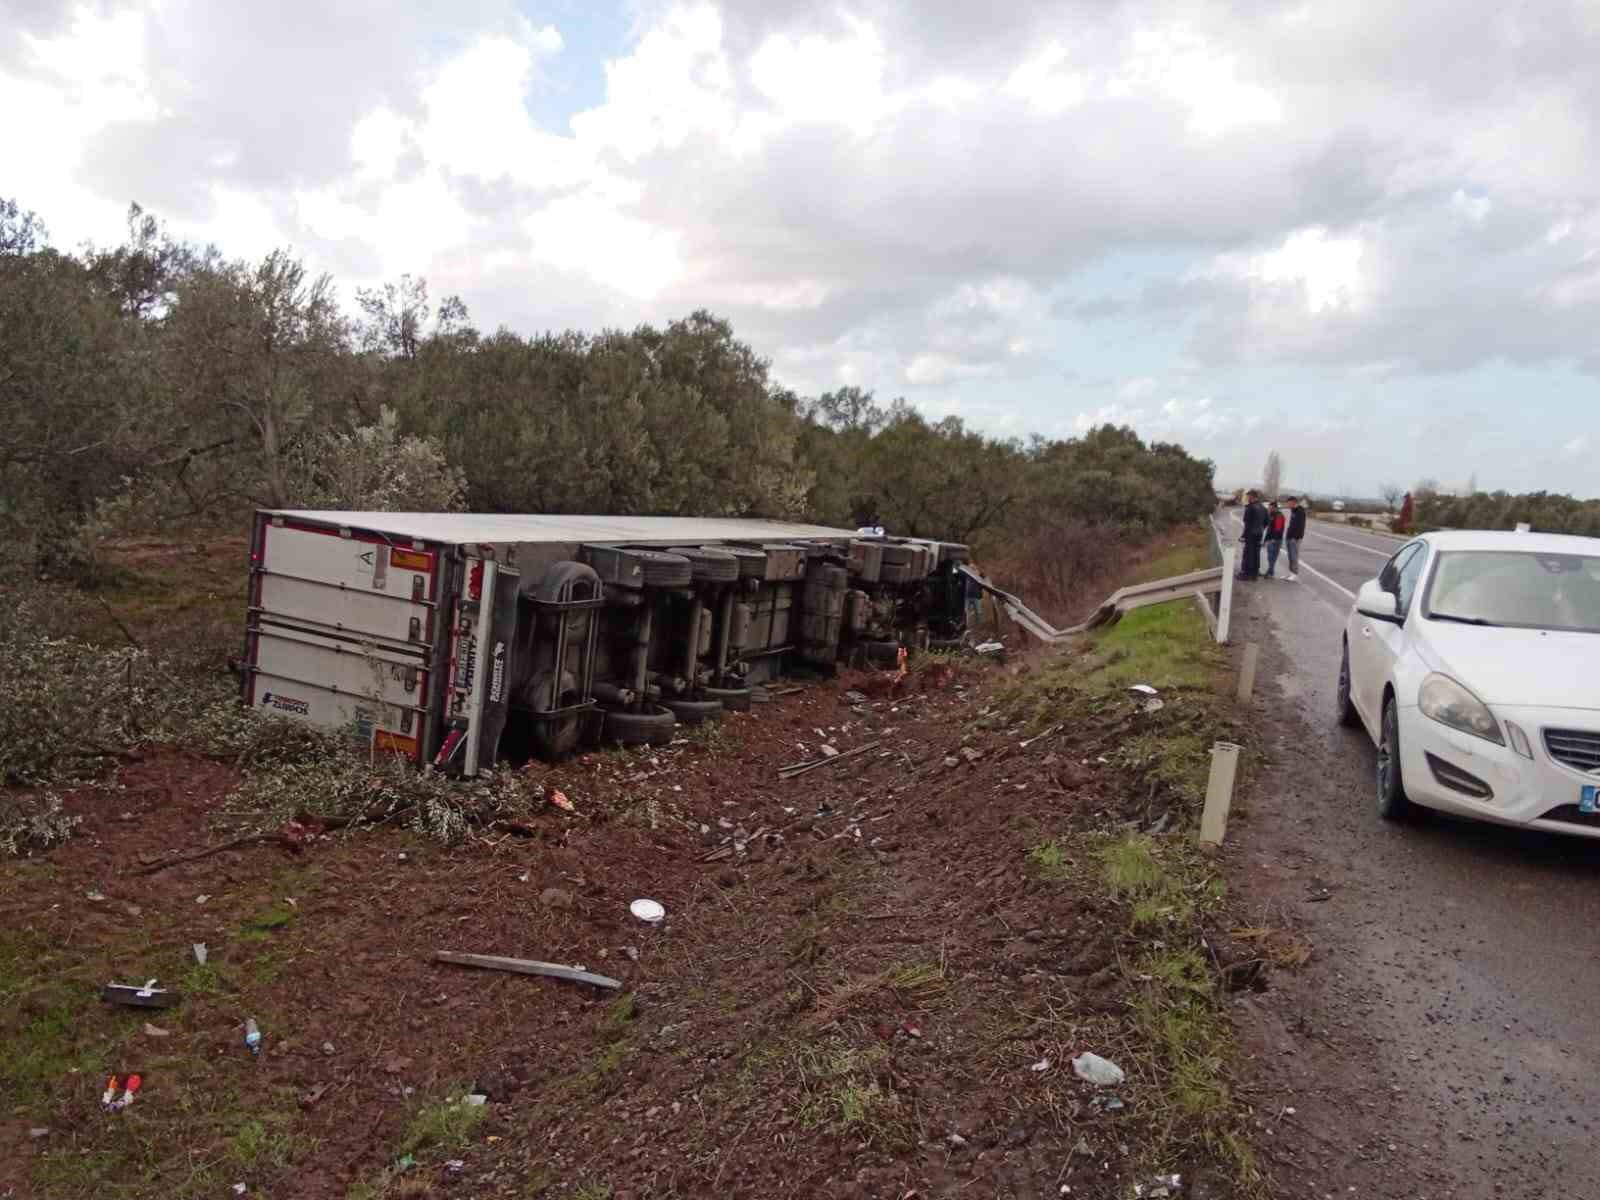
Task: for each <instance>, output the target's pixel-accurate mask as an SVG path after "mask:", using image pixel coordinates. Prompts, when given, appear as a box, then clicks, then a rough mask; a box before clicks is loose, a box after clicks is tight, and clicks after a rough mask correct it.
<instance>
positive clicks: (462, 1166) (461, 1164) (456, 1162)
mask: <svg viewBox="0 0 1600 1200" xmlns="http://www.w3.org/2000/svg"><path fill="white" fill-rule="evenodd" d="M444 1169H445V1170H446V1171H449V1172H450V1174H452V1175H459V1174H461V1172H463V1171H465V1170H466V1169H467V1160H466V1159H464V1158H452V1159H447V1160H446V1161H445V1164H444Z"/></svg>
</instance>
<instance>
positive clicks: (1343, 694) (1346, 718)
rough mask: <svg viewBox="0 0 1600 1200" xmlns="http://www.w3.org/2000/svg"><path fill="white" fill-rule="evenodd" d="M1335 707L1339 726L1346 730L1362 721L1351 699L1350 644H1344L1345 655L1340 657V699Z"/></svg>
mask: <svg viewBox="0 0 1600 1200" xmlns="http://www.w3.org/2000/svg"><path fill="white" fill-rule="evenodd" d="M1335 707H1336V708H1337V710H1338V713H1339V724H1341V725H1343V726H1344V727H1345V728H1346V729H1350V728H1353V727H1354V726H1356V725H1358V724H1359V723H1360V721H1361V718H1360V716H1359V715H1358V714H1357V713H1356V706H1355V702H1354V701H1353V700H1351V699H1350V643H1349V642H1346V643H1345V644H1344V653H1343V654H1341V655H1340V656H1339V698H1338V700H1337V702H1336V705H1335Z"/></svg>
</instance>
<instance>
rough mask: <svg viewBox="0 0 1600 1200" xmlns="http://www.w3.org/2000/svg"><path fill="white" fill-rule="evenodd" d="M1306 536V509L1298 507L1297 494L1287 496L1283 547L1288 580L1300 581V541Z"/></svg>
mask: <svg viewBox="0 0 1600 1200" xmlns="http://www.w3.org/2000/svg"><path fill="white" fill-rule="evenodd" d="M1305 536H1306V510H1305V509H1304V508H1302V507H1300V498H1299V497H1298V496H1290V497H1289V528H1288V531H1287V532H1286V533H1285V535H1284V539H1283V548H1284V549H1285V550H1287V551H1288V552H1289V582H1290V583H1299V582H1300V542H1301V541H1302V540H1303V539H1304V538H1305Z"/></svg>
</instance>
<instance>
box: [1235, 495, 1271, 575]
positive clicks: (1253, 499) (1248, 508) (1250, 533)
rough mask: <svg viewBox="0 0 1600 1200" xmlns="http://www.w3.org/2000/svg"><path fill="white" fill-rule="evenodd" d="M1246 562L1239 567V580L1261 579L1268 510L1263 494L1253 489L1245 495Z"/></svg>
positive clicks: (1242, 540)
mask: <svg viewBox="0 0 1600 1200" xmlns="http://www.w3.org/2000/svg"><path fill="white" fill-rule="evenodd" d="M1244 499H1245V505H1244V536H1243V537H1242V538H1240V539H1239V540H1240V541H1241V542H1243V543H1244V561H1243V562H1242V563H1241V564H1240V566H1239V578H1240V579H1243V580H1246V581H1250V580H1256V579H1259V578H1261V538H1262V535H1263V534H1265V533H1266V531H1267V509H1266V506H1265V505H1264V504H1262V503H1261V493H1260V492H1258V491H1256V490H1255V488H1251V489H1250V490H1249V491H1248V492H1246V493H1245V494H1244Z"/></svg>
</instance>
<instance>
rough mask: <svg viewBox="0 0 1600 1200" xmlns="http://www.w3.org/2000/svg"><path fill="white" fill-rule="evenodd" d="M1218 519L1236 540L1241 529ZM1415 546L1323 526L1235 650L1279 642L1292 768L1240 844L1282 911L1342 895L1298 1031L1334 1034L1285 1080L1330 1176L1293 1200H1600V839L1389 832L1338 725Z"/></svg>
mask: <svg viewBox="0 0 1600 1200" xmlns="http://www.w3.org/2000/svg"><path fill="white" fill-rule="evenodd" d="M1218 520H1219V526H1220V527H1221V528H1222V529H1223V530H1224V532H1225V533H1227V534H1228V536H1231V538H1232V539H1235V540H1236V539H1237V537H1238V533H1239V525H1238V521H1237V518H1236V516H1234V514H1230V513H1224V514H1220V515H1219V518H1218ZM1230 522H1231V523H1230ZM1230 530H1231V533H1230V532H1229V531H1230ZM1402 544H1403V543H1402V542H1401V541H1400V540H1398V539H1395V538H1388V537H1383V536H1381V535H1371V534H1363V533H1361V532H1359V531H1357V530H1349V529H1346V528H1344V527H1343V526H1337V525H1324V524H1321V523H1318V522H1313V523H1312V524H1311V526H1310V529H1309V530H1308V536H1307V538H1306V540H1305V542H1304V545H1303V553H1302V563H1303V569H1302V572H1301V576H1300V579H1301V582H1299V583H1288V582H1282V581H1262V582H1259V583H1254V584H1250V585H1240V586H1239V588H1238V589H1237V590H1236V591H1235V609H1234V612H1235V617H1234V627H1233V628H1234V636H1233V638H1232V641H1233V643H1234V645H1235V647H1237V646H1239V645H1242V644H1243V643H1244V642H1245V641H1250V640H1253V641H1258V642H1261V643H1263V650H1264V653H1265V657H1264V659H1263V663H1264V664H1265V665H1267V666H1269V667H1270V668H1271V671H1270V676H1271V678H1269V679H1268V683H1267V686H1266V688H1265V690H1264V691H1263V692H1261V693H1258V696H1257V699H1256V704H1257V711H1258V712H1260V713H1261V715H1262V719H1263V722H1264V726H1265V727H1266V728H1268V729H1269V730H1270V731H1271V732H1270V736H1269V738H1268V741H1269V754H1270V756H1271V758H1272V760H1273V761H1272V763H1271V764H1270V765H1269V767H1268V768H1267V770H1266V771H1265V774H1264V778H1263V779H1261V780H1260V781H1259V785H1258V786H1257V788H1256V789H1255V792H1256V794H1255V796H1254V798H1253V799H1252V801H1251V803H1252V805H1253V811H1252V813H1251V818H1252V819H1251V820H1250V821H1249V824H1248V826H1247V827H1246V830H1245V831H1244V832H1242V833H1241V835H1240V841H1239V846H1238V847H1236V850H1235V852H1236V853H1239V854H1243V855H1245V856H1246V857H1247V858H1254V859H1255V860H1256V862H1255V863H1253V864H1249V865H1247V866H1246V868H1245V869H1246V870H1249V869H1250V866H1252V865H1253V866H1256V867H1258V868H1259V869H1260V871H1261V872H1262V873H1264V874H1265V875H1268V876H1272V877H1275V878H1276V879H1278V880H1279V881H1280V884H1282V885H1283V886H1280V888H1279V898H1280V899H1282V898H1283V897H1284V896H1286V895H1287V896H1289V897H1290V902H1291V903H1293V902H1295V901H1303V900H1304V899H1305V896H1304V895H1299V896H1294V895H1293V892H1294V890H1295V889H1299V891H1301V892H1302V893H1303V892H1305V891H1307V890H1311V891H1315V890H1317V889H1320V888H1325V889H1326V890H1327V891H1329V892H1331V893H1332V896H1331V898H1330V899H1327V900H1326V902H1324V903H1316V904H1304V903H1294V914H1295V919H1296V920H1299V921H1301V922H1303V923H1304V924H1305V925H1306V926H1307V927H1308V929H1309V932H1310V934H1311V937H1312V939H1313V941H1314V942H1316V944H1317V945H1318V947H1319V959H1320V962H1319V964H1318V965H1317V968H1316V971H1315V972H1313V973H1312V976H1311V977H1310V978H1308V981H1307V982H1308V983H1309V982H1310V979H1311V978H1314V979H1315V980H1317V983H1316V994H1315V995H1314V996H1310V997H1307V998H1306V1000H1305V1003H1306V1005H1307V1006H1308V1007H1307V1009H1306V1011H1305V1012H1301V1013H1300V1014H1299V1015H1298V1016H1297V1017H1296V1018H1295V1020H1296V1021H1298V1022H1299V1025H1300V1027H1309V1028H1315V1027H1321V1028H1323V1029H1325V1030H1326V1031H1328V1032H1329V1033H1330V1035H1331V1036H1332V1037H1333V1038H1334V1042H1329V1043H1325V1044H1324V1045H1322V1046H1320V1047H1313V1048H1312V1050H1311V1054H1310V1055H1309V1059H1310V1060H1311V1061H1306V1060H1307V1056H1306V1055H1305V1054H1304V1053H1302V1055H1301V1058H1302V1061H1301V1062H1300V1064H1299V1069H1298V1071H1295V1070H1289V1071H1288V1072H1287V1073H1285V1072H1283V1071H1280V1072H1279V1074H1280V1076H1283V1077H1293V1078H1295V1079H1297V1080H1298V1081H1299V1083H1298V1085H1299V1086H1303V1087H1305V1088H1307V1089H1308V1090H1309V1089H1315V1088H1319V1087H1322V1088H1324V1091H1323V1096H1324V1101H1325V1102H1324V1103H1323V1104H1322V1105H1321V1107H1320V1109H1319V1108H1316V1107H1313V1109H1312V1111H1316V1112H1319V1113H1320V1116H1319V1118H1318V1121H1319V1130H1320V1132H1317V1133H1315V1134H1313V1135H1311V1136H1312V1137H1314V1138H1316V1139H1317V1140H1316V1142H1315V1143H1314V1147H1315V1146H1319V1147H1320V1148H1321V1151H1320V1162H1319V1166H1320V1168H1321V1169H1320V1170H1319V1171H1318V1172H1316V1174H1318V1175H1320V1178H1316V1179H1312V1178H1307V1180H1306V1181H1305V1184H1304V1188H1303V1190H1302V1188H1301V1187H1297V1188H1296V1189H1295V1190H1294V1191H1293V1192H1287V1191H1285V1192H1284V1193H1283V1194H1285V1195H1288V1194H1297V1195H1317V1196H1333V1195H1340V1196H1347V1195H1351V1194H1352V1193H1355V1194H1359V1195H1365V1196H1394V1197H1401V1196H1404V1197H1408V1198H1410V1200H1418V1198H1419V1197H1433V1198H1439V1197H1445V1196H1453V1197H1467V1198H1473V1200H1476V1198H1478V1197H1483V1198H1485V1200H1489V1198H1496V1200H1513V1198H1516V1200H1520V1198H1522V1197H1528V1198H1530V1200H1531V1198H1533V1197H1600V1152H1597V1147H1596V1145H1595V1142H1596V1139H1597V1138H1600V1111H1597V1109H1600V842H1597V841H1588V840H1585V839H1579V838H1558V837H1554V836H1551V835H1548V834H1543V833H1523V832H1521V831H1518V830H1510V829H1505V828H1500V827H1496V826H1490V825H1479V824H1473V823H1469V822H1462V821H1457V820H1454V819H1451V818H1446V817H1442V816H1437V815H1428V816H1424V817H1423V818H1422V819H1421V820H1419V821H1417V822H1415V823H1411V824H1405V825H1399V826H1395V825H1389V824H1386V823H1384V822H1382V821H1380V820H1379V818H1378V815H1377V812H1376V808H1375V797H1374V785H1373V773H1374V752H1373V748H1372V745H1371V742H1370V741H1369V739H1368V738H1367V736H1366V734H1365V732H1363V731H1361V730H1346V729H1342V728H1339V727H1338V725H1337V724H1336V723H1335V721H1334V693H1335V687H1336V682H1337V672H1338V665H1339V649H1340V635H1341V632H1342V629H1343V626H1344V621H1345V617H1346V615H1347V614H1348V612H1349V608H1350V604H1351V600H1352V596H1353V593H1354V592H1355V590H1356V589H1357V588H1358V587H1359V586H1360V585H1361V583H1362V582H1364V581H1365V580H1367V579H1370V578H1373V577H1374V576H1376V574H1377V573H1378V570H1379V569H1380V568H1381V567H1382V565H1383V562H1384V560H1385V558H1386V557H1387V556H1389V555H1390V554H1392V553H1394V551H1395V550H1397V549H1398V548H1399V547H1400V546H1401V545H1402ZM1285 565H1286V564H1285V561H1284V559H1282V558H1280V559H1279V563H1278V567H1279V570H1280V572H1281V571H1283V569H1284V568H1285ZM1307 880H1310V881H1312V884H1314V885H1315V886H1314V887H1313V886H1312V885H1311V884H1307V883H1306V881H1307ZM1318 972H1320V973H1318ZM1282 1018H1283V1014H1273V1019H1274V1020H1275V1021H1277V1022H1278V1025H1279V1026H1281V1027H1282V1028H1284V1029H1287V1028H1288V1022H1287V1021H1285V1020H1283V1019H1282ZM1269 1024H1270V1022H1269ZM1347 1026H1348V1027H1350V1028H1352V1029H1356V1030H1359V1035H1360V1038H1365V1039H1368V1041H1366V1042H1365V1043H1363V1042H1362V1041H1361V1040H1360V1038H1356V1039H1354V1040H1341V1039H1340V1037H1339V1034H1338V1032H1337V1029H1336V1028H1335V1027H1347ZM1335 1043H1337V1044H1338V1045H1339V1047H1340V1049H1339V1051H1338V1052H1332V1051H1330V1049H1329V1047H1330V1046H1332V1045H1334V1044H1335ZM1303 1050H1304V1044H1303V1043H1302V1051H1303ZM1276 1053H1281V1054H1283V1055H1284V1056H1286V1058H1285V1061H1288V1060H1289V1059H1288V1057H1287V1056H1293V1055H1295V1054H1296V1049H1295V1048H1294V1047H1293V1046H1287V1047H1286V1048H1284V1049H1282V1050H1281V1051H1277V1052H1276ZM1366 1055H1370V1056H1371V1058H1370V1059H1368V1060H1367V1061H1361V1059H1362V1057H1363V1056H1366ZM1313 1063H1314V1066H1313ZM1286 1103H1288V1104H1293V1103H1294V1101H1293V1099H1292V1098H1290V1099H1288V1100H1286ZM1386 1131H1387V1132H1386ZM1307 1144H1308V1145H1311V1144H1313V1143H1309V1142H1308V1143H1307ZM1341 1158H1343V1159H1344V1160H1345V1161H1344V1162H1342V1163H1341V1161H1340V1160H1341ZM1419 1181H1421V1182H1420V1183H1419Z"/></svg>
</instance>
